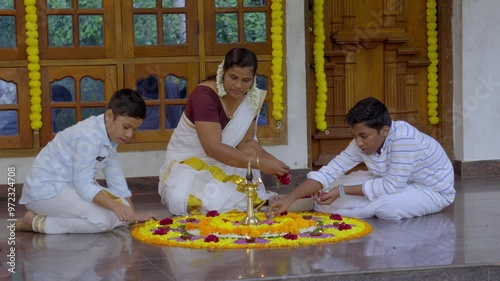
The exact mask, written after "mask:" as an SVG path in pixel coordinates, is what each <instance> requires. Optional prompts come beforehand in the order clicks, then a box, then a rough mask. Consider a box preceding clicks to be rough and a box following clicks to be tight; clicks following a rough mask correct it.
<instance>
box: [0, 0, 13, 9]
mask: <svg viewBox="0 0 500 281" xmlns="http://www.w3.org/2000/svg"><path fill="white" fill-rule="evenodd" d="M14 8H15V7H14V0H0V10H13V9H14Z"/></svg>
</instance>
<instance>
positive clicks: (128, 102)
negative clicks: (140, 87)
mask: <svg viewBox="0 0 500 281" xmlns="http://www.w3.org/2000/svg"><path fill="white" fill-rule="evenodd" d="M107 109H111V110H112V111H113V115H114V118H116V117H118V116H128V117H132V118H136V119H142V120H144V119H145V118H146V111H147V108H146V103H145V102H144V99H143V98H142V97H141V95H140V94H139V93H138V92H137V91H135V90H132V89H121V90H118V91H116V92H115V93H114V94H113V96H112V97H111V99H110V100H109V102H108V106H107Z"/></svg>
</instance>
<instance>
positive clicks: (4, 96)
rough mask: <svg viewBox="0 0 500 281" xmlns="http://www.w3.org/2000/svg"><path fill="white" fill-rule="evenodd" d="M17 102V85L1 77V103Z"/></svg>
mask: <svg viewBox="0 0 500 281" xmlns="http://www.w3.org/2000/svg"><path fill="white" fill-rule="evenodd" d="M16 103H17V85H16V84H14V83H12V82H7V81H4V80H2V79H0V104H16Z"/></svg>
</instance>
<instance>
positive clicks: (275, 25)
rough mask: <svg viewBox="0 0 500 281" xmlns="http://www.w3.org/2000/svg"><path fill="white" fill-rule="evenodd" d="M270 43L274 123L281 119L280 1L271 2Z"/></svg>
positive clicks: (281, 36)
mask: <svg viewBox="0 0 500 281" xmlns="http://www.w3.org/2000/svg"><path fill="white" fill-rule="evenodd" d="M271 42H272V61H271V72H272V74H271V79H272V81H273V87H272V89H271V92H272V94H273V112H272V115H273V117H274V119H276V121H280V120H281V119H282V118H283V113H282V112H283V76H282V70H283V69H282V65H283V43H282V42H283V4H282V2H281V0H272V3H271ZM278 127H279V126H278Z"/></svg>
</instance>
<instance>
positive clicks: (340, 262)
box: [0, 178, 500, 281]
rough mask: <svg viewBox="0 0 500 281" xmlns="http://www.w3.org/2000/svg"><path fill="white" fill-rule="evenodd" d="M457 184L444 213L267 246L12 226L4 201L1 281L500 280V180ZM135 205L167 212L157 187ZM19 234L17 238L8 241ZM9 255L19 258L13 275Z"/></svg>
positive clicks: (123, 232)
mask: <svg viewBox="0 0 500 281" xmlns="http://www.w3.org/2000/svg"><path fill="white" fill-rule="evenodd" d="M456 188H457V191H458V195H457V197H456V201H455V203H454V204H453V205H452V206H451V207H449V208H447V209H445V210H444V211H443V212H441V213H438V214H434V215H430V216H426V217H421V218H415V219H409V220H402V221H399V222H391V221H382V220H377V219H370V220H367V221H368V222H369V223H370V224H371V225H372V226H373V228H374V230H373V232H372V233H371V234H370V235H369V236H366V237H363V238H361V239H358V240H352V241H347V242H341V243H336V244H323V245H320V246H315V247H304V248H294V249H265V250H216V251H210V250H192V249H184V248H166V247H159V246H153V245H147V244H143V243H141V242H138V241H136V240H134V239H133V238H131V237H130V233H129V231H128V229H124V228H123V229H117V230H115V231H113V232H110V233H103V234H91V235H83V234H80V235H42V234H34V233H15V234H12V233H11V232H10V231H9V229H8V228H7V226H8V224H9V223H10V222H9V221H8V220H7V215H6V214H7V211H6V210H7V206H6V202H5V201H2V202H0V203H1V204H2V206H4V207H3V208H4V209H3V211H1V212H0V220H1V221H0V228H1V229H2V231H1V232H0V245H1V247H2V251H1V252H0V261H1V264H0V280H2V278H3V280H30V281H31V280H33V281H40V280H42V281H43V280H187V281H192V280H193V281H194V280H254V279H260V280H274V279H287V280H298V279H308V280H500V178H482V179H458V180H457V183H456ZM135 203H136V207H137V208H138V209H142V210H150V211H153V212H155V213H157V215H158V216H160V217H163V216H167V215H168V214H167V212H166V211H165V209H164V208H163V206H162V205H161V203H160V201H159V197H158V196H156V195H155V194H154V193H147V194H145V195H141V196H136V198H135ZM17 214H18V215H21V210H18V213H17ZM6 229H7V231H5V230H6ZM12 235H14V238H15V242H16V244H15V245H8V243H9V241H12V240H9V236H12ZM13 246H14V247H15V252H14V254H15V257H14V258H11V257H9V256H12V254H11V253H10V247H13ZM9 261H15V267H14V269H15V271H16V273H15V274H13V275H10V274H9V272H7V271H6V270H7V269H9V268H12V266H11V265H13V264H9V263H8V262H9Z"/></svg>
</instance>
